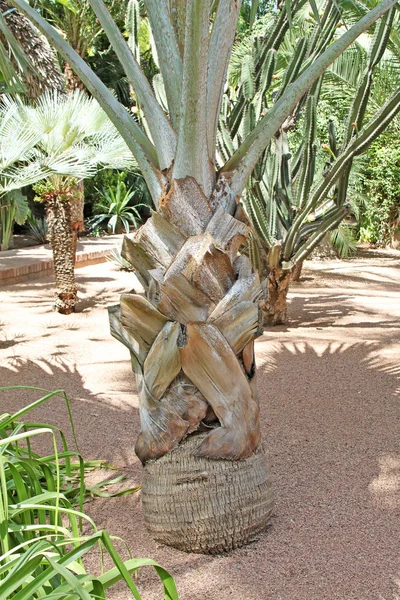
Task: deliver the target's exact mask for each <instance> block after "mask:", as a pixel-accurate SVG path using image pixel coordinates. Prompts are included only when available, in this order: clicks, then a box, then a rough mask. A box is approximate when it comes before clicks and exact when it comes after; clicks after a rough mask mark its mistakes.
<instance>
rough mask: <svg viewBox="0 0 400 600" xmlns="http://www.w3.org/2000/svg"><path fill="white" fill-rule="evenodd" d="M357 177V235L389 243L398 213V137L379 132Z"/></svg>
mask: <svg viewBox="0 0 400 600" xmlns="http://www.w3.org/2000/svg"><path fill="white" fill-rule="evenodd" d="M368 159H369V160H368V162H367V163H366V165H365V167H364V169H363V172H362V174H361V177H360V184H359V188H360V191H361V197H362V200H361V202H360V204H361V205H360V222H359V236H360V240H361V241H364V242H372V243H375V244H379V245H386V244H390V242H391V241H392V237H393V235H394V234H395V232H396V228H397V227H398V226H399V217H400V147H399V144H398V138H397V136H395V135H394V134H393V133H392V135H382V136H381V138H379V140H377V142H375V143H374V144H372V146H371V148H370V149H369V151H368Z"/></svg>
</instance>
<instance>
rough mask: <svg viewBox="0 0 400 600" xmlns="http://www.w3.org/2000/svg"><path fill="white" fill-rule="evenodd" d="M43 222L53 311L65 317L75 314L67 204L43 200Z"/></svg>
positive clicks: (72, 254) (55, 196) (69, 221)
mask: <svg viewBox="0 0 400 600" xmlns="http://www.w3.org/2000/svg"><path fill="white" fill-rule="evenodd" d="M46 219H47V226H48V229H49V241H50V245H51V248H52V250H53V261H54V275H55V280H56V300H55V304H54V308H55V310H57V311H58V312H59V313H61V314H64V315H69V314H71V313H72V312H74V311H75V304H76V294H77V288H76V284H75V274H74V235H73V229H72V220H71V204H70V201H68V200H66V199H63V200H60V199H59V197H58V196H57V194H53V195H52V196H51V197H50V198H48V199H47V200H46Z"/></svg>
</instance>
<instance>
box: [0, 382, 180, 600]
mask: <svg viewBox="0 0 400 600" xmlns="http://www.w3.org/2000/svg"><path fill="white" fill-rule="evenodd" d="M17 389H18V388H17ZM21 389H24V390H25V391H26V389H27V388H26V387H25V388H21ZM30 389H31V390H36V391H40V392H41V393H43V392H45V390H40V389H39V388H30ZM12 393H15V388H0V394H12ZM56 396H62V397H63V398H64V399H65V401H66V405H67V408H68V411H69V413H70V405H69V400H68V398H67V396H66V395H65V393H64V392H63V391H62V390H57V391H55V392H46V394H45V395H44V396H43V397H41V398H40V399H38V400H36V401H35V402H33V403H32V404H30V405H28V406H26V407H24V408H23V409H21V410H19V411H18V412H16V413H15V414H13V415H10V414H3V415H0V519H1V523H0V598H1V600H14V599H15V600H36V599H39V598H44V597H45V598H49V599H50V598H54V599H55V598H58V599H61V600H66V599H67V598H81V599H82V600H89V599H92V598H93V599H94V598H106V594H107V591H108V590H109V588H110V587H112V586H113V585H115V583H117V582H118V581H121V580H122V581H125V583H126V586H127V588H128V589H129V591H130V594H131V596H132V597H133V598H135V599H136V600H140V598H141V595H140V593H139V591H138V589H137V586H136V584H135V581H134V579H133V578H132V574H134V573H135V572H136V571H137V570H138V569H140V568H142V567H144V566H152V567H153V568H154V569H155V570H156V572H157V574H158V575H159V577H160V579H161V581H162V584H163V588H164V598H165V600H177V598H178V596H177V591H176V587H175V584H174V581H173V579H172V577H171V576H170V575H169V573H168V572H167V571H165V570H164V569H163V568H162V567H160V566H159V565H157V564H156V563H155V562H154V561H152V560H150V559H138V558H132V557H130V559H129V560H126V561H123V559H122V558H121V556H120V555H119V554H118V552H117V550H116V548H115V545H114V543H115V539H116V538H113V537H112V536H110V534H109V533H108V532H107V531H101V530H98V528H97V527H96V524H95V523H94V522H93V520H92V519H91V518H90V517H89V516H88V515H86V514H85V513H84V512H83V502H84V500H86V498H87V497H90V496H94V495H101V496H103V497H106V496H107V495H108V496H110V495H112V494H110V493H109V492H107V491H106V490H105V489H104V488H105V486H107V485H110V484H113V483H117V482H119V481H121V477H118V478H114V479H112V480H108V481H106V482H102V483H100V484H96V485H95V486H93V487H92V488H90V487H89V488H88V487H86V485H85V483H84V476H85V473H87V472H88V471H89V470H93V469H96V468H99V467H103V468H104V467H107V465H106V464H104V463H103V462H102V461H89V462H85V461H84V460H83V458H82V457H81V456H80V454H79V453H78V452H77V451H72V450H71V449H70V448H69V447H68V444H67V441H66V437H65V435H64V434H63V432H62V431H60V430H59V429H58V428H57V427H54V426H51V425H46V424H41V423H34V422H30V421H26V420H25V419H26V416H27V414H28V413H29V412H30V411H31V410H32V409H34V408H35V407H37V406H39V405H40V404H43V403H45V402H49V401H51V399H52V398H54V397H56ZM70 415H71V413H70ZM71 425H72V432H73V436H74V437H75V431H74V427H73V423H72V421H71ZM37 437H40V438H46V437H47V438H48V439H49V440H51V443H50V447H51V448H52V450H51V453H50V455H48V456H41V455H39V454H37V453H36V452H34V451H33V449H32V445H33V442H34V440H35V438H37ZM75 440H76V438H75ZM60 441H61V450H60V449H59V444H60ZM136 489H137V488H134V489H130V490H124V491H123V492H120V493H119V494H117V495H126V494H128V493H132V492H135V491H136ZM83 524H84V525H85V530H87V531H88V533H86V534H85V535H83V533H82V527H83ZM96 549H97V552H98V553H99V557H100V558H101V573H100V574H98V575H94V574H91V573H90V572H88V571H87V570H86V568H85V565H84V560H85V556H86V554H87V553H88V552H90V551H92V552H93V551H96ZM105 553H107V554H108V555H109V557H110V559H111V561H112V563H114V567H113V568H112V569H111V570H105V569H104V554H105Z"/></svg>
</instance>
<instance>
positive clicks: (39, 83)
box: [0, 0, 65, 100]
mask: <svg viewBox="0 0 400 600" xmlns="http://www.w3.org/2000/svg"><path fill="white" fill-rule="evenodd" d="M10 8H13V7H12V6H11V5H10V4H9V3H8V2H7V1H6V0H0V11H1V12H2V13H5V12H7V11H9V10H10ZM5 21H6V23H7V26H8V28H9V29H10V31H11V33H12V34H13V35H14V37H15V38H16V39H17V40H18V42H19V44H20V46H21V48H22V49H23V51H24V52H25V54H26V55H27V56H28V57H29V59H30V61H31V63H32V65H33V66H34V68H35V72H32V71H30V72H29V73H28V74H22V78H23V79H25V83H26V93H27V95H28V97H29V98H30V99H31V100H34V99H36V98H38V97H39V96H40V95H41V94H43V92H44V91H45V90H47V89H49V90H58V91H60V92H65V81H64V77H63V75H62V73H61V71H60V68H59V65H58V63H57V58H56V55H55V52H54V50H53V49H52V48H51V47H50V45H49V43H48V41H47V40H46V38H45V37H44V36H42V35H41V34H40V33H39V32H38V30H37V29H36V28H35V27H34V26H33V25H32V23H31V22H30V21H29V19H27V18H26V17H25V16H24V15H22V14H21V13H20V12H18V11H16V10H15V9H14V10H13V11H11V12H9V13H8V14H6V17H5Z"/></svg>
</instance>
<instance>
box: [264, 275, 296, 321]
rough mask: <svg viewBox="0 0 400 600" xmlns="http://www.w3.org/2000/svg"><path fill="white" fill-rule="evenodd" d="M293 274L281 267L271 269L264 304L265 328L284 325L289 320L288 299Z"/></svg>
mask: <svg viewBox="0 0 400 600" xmlns="http://www.w3.org/2000/svg"><path fill="white" fill-rule="evenodd" d="M291 275H292V274H291V272H290V271H285V270H283V269H282V268H281V267H275V268H274V269H271V270H270V272H269V274H268V278H267V297H266V299H265V301H264V303H263V323H264V326H266V327H270V326H271V325H284V324H285V323H286V320H287V302H286V297H287V293H288V290H289V284H290V280H291Z"/></svg>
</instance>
